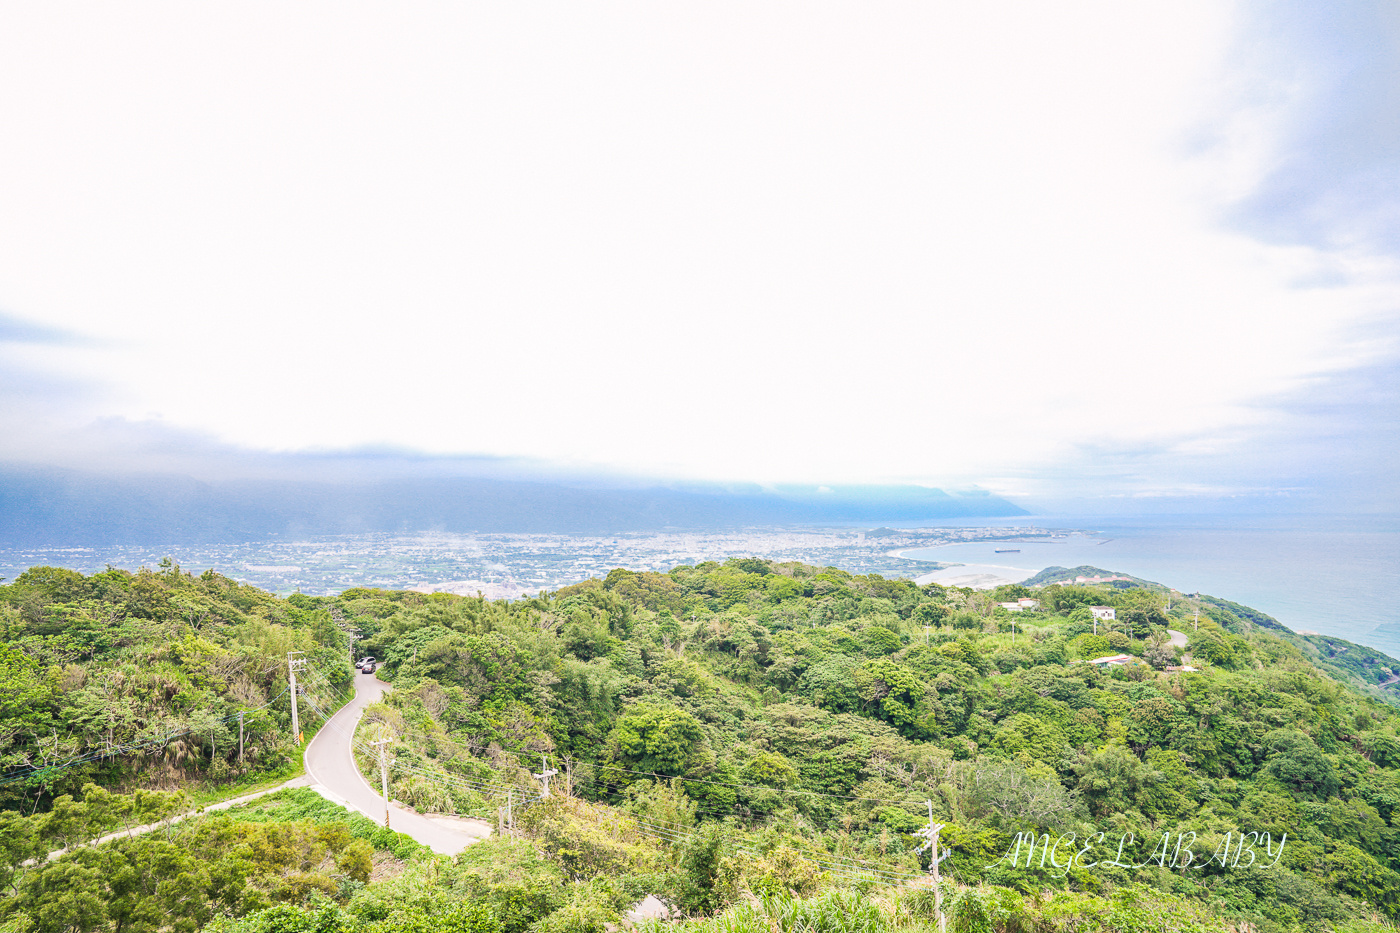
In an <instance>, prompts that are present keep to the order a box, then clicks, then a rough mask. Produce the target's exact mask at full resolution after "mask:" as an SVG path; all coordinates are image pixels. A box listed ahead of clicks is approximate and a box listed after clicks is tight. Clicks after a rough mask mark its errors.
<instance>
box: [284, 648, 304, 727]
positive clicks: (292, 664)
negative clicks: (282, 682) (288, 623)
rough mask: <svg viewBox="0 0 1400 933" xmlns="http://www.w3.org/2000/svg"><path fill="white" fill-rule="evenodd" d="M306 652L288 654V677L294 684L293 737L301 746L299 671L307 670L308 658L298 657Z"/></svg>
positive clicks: (289, 652) (290, 652)
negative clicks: (298, 693) (298, 709)
mask: <svg viewBox="0 0 1400 933" xmlns="http://www.w3.org/2000/svg"><path fill="white" fill-rule="evenodd" d="M305 653H306V652H305V651H288V652H287V676H288V677H289V678H290V679H291V684H292V735H293V736H295V737H296V740H297V744H298V745H300V744H301V718H300V716H299V715H298V711H297V671H301V670H305V669H306V658H302V657H297V655H302V654H305Z"/></svg>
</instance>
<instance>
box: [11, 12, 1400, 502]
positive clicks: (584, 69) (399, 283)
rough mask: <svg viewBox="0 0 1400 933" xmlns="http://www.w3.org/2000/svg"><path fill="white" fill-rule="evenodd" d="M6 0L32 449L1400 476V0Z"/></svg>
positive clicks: (1199, 478)
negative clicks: (1398, 7) (237, 0)
mask: <svg viewBox="0 0 1400 933" xmlns="http://www.w3.org/2000/svg"><path fill="white" fill-rule="evenodd" d="M0 16H3V21H4V22H5V24H6V27H5V28H4V29H2V30H0V169H3V170H0V436H3V437H5V438H6V440H5V442H4V446H3V450H0V459H4V460H6V461H8V462H13V463H26V464H40V465H46V464H47V465H53V466H65V467H75V466H76V467H89V468H91V467H94V466H97V467H102V468H108V469H128V468H129V469H152V470H162V469H164V470H178V471H187V472H190V473H191V474H202V475H214V474H217V473H220V472H223V473H230V472H232V473H236V472H237V471H239V470H241V469H245V468H247V466H246V465H247V464H249V463H252V462H256V461H257V460H258V457H259V456H260V455H263V454H268V453H275V454H279V455H280V454H286V453H289V452H291V453H295V452H312V453H314V454H315V455H316V456H317V457H318V458H320V460H322V461H324V460H327V459H329V460H334V459H335V458H336V457H338V456H343V457H344V458H346V462H348V463H358V462H360V460H361V459H363V457H364V455H365V451H398V452H404V453H407V454H411V455H414V456H419V455H422V456H430V457H437V458H442V459H443V461H444V462H460V463H462V464H482V463H487V464H492V466H491V469H492V470H495V471H496V472H498V473H499V472H500V471H501V470H502V469H508V468H509V467H510V465H512V464H520V465H525V466H521V467H520V469H522V470H534V471H536V472H540V471H543V472H550V471H553V472H556V473H561V474H562V473H569V472H574V473H584V474H587V473H594V474H626V475H630V476H647V477H659V478H672V479H684V480H712V481H748V482H759V483H777V482H806V483H915V484H926V485H930V486H940V487H946V488H965V487H973V486H975V487H979V488H982V489H987V490H991V491H993V492H995V493H997V494H1003V495H1008V496H1012V497H1023V498H1027V499H1030V500H1041V501H1052V500H1053V501H1074V500H1086V499H1113V500H1119V501H1132V500H1135V499H1146V498H1154V499H1163V498H1165V499H1169V500H1170V499H1173V498H1178V499H1191V498H1193V497H1194V498H1200V497H1206V498H1212V497H1213V498H1217V499H1231V498H1247V499H1251V500H1257V501H1260V502H1265V503H1269V502H1278V503H1283V504H1285V505H1287V506H1288V507H1292V506H1294V505H1297V504H1299V503H1304V504H1306V503H1313V504H1316V503H1318V502H1326V503H1328V504H1330V505H1335V504H1336V503H1338V502H1344V503H1345V504H1346V506H1347V507H1349V508H1354V509H1358V510H1368V511H1390V512H1394V511H1395V505H1396V503H1397V501H1400V482H1397V479H1398V478H1400V474H1398V473H1397V469H1396V467H1395V466H1394V463H1393V462H1392V461H1393V460H1394V458H1393V452H1394V451H1395V450H1396V449H1397V447H1400V437H1397V428H1396V426H1395V424H1394V422H1395V413H1396V411H1398V410H1400V392H1397V385H1400V379H1397V376H1400V347H1397V343H1396V340H1395V337H1396V314H1397V308H1400V301H1397V299H1400V269H1397V262H1396V260H1397V256H1400V175H1397V167H1398V166H1400V161H1398V160H1400V100H1397V98H1400V13H1397V12H1396V11H1395V9H1394V8H1393V7H1392V6H1387V5H1384V4H1381V3H1362V2H1340V3H1336V4H1329V5H1327V8H1326V9H1325V10H1321V9H1318V8H1317V6H1316V5H1315V4H1312V5H1310V4H1304V3H1301V2H1292V3H1289V2H1284V3H1270V4H1263V3H1258V4H1254V3H1235V4H1230V3H1221V2H1208V3H1207V2H1183V3H1177V4H1171V5H1159V6H1157V7H1153V6H1151V5H1145V4H1122V3H1110V2H1081V3H1068V4H1055V5H1041V6H1040V7H1037V6H1036V5H1025V4H1009V3H996V2H994V3H986V4H966V3H952V2H926V0H923V2H917V3H901V2H890V3H882V4H857V3H824V2H804V3H800V4H799V3H771V2H757V3H755V2H752V0H746V2H742V3H739V2H733V3H727V2H710V3H704V4H649V3H606V2H604V3H596V4H566V3H510V4H506V3H484V4H465V5H450V4H401V5H394V6H393V7H386V6H384V5H382V4H364V3H343V2H342V3H335V4H330V3H306V4H297V5H286V4H278V3H241V4H237V5H224V6H219V5H188V4H176V3H141V2H137V3H131V4H121V5H112V4H99V3H65V2H54V3H46V4H21V3H13V2H0ZM356 458H360V459H356ZM454 458H456V459H455V460H454ZM502 465H505V466H504V467H503V466H502Z"/></svg>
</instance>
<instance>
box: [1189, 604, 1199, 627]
mask: <svg viewBox="0 0 1400 933" xmlns="http://www.w3.org/2000/svg"><path fill="white" fill-rule="evenodd" d="M1200 630H1201V607H1200V606H1197V607H1196V618H1195V619H1194V620H1192V625H1191V631H1193V632H1199V631H1200Z"/></svg>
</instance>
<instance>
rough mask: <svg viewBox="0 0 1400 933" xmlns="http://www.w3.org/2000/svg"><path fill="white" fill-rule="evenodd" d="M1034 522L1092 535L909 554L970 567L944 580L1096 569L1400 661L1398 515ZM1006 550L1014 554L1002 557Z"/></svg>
mask: <svg viewBox="0 0 1400 933" xmlns="http://www.w3.org/2000/svg"><path fill="white" fill-rule="evenodd" d="M1031 523H1032V522H1030V521H1021V522H1018V524H1031ZM1034 524H1036V525H1037V526H1039V527H1041V528H1047V529H1055V528H1059V529H1080V530H1083V531H1088V532H1092V533H1090V534H1067V535H1062V536H1059V537H1052V538H1050V539H1048V540H1047V539H1027V540H1024V541H983V542H976V543H972V544H954V545H946V546H943V547H933V548H918V549H913V550H907V551H904V552H903V554H904V556H906V557H910V558H914V559H921V560H935V561H941V562H944V563H954V562H956V563H959V564H963V565H965V566H964V567H961V568H956V569H950V570H947V571H943V572H942V573H941V574H938V575H937V578H945V579H946V578H952V577H956V576H958V575H960V574H961V575H966V574H969V573H974V572H979V571H985V572H988V573H993V574H995V575H997V576H1001V577H1005V578H1007V579H1025V578H1027V577H1030V576H1032V575H1034V574H1036V573H1038V572H1039V571H1041V570H1043V569H1045V568H1046V567H1052V566H1059V567H1070V568H1072V567H1078V566H1082V565H1089V566H1093V567H1099V568H1102V569H1104V570H1110V571H1115V572H1119V573H1126V574H1131V575H1132V576H1135V577H1141V578H1143V579H1146V580H1153V581H1155V582H1158V583H1163V584H1165V585H1167V586H1170V587H1172V588H1174V589H1177V590H1180V591H1181V592H1183V593H1205V594H1208V595H1210V596H1216V597H1219V598H1221V599H1228V600H1231V601H1233V602H1237V603H1243V604H1244V605H1246V606H1250V607H1252V608H1254V609H1258V610H1260V611H1262V612H1266V613H1268V614H1269V615H1271V616H1273V617H1274V618H1276V619H1278V620H1279V621H1280V622H1282V623H1283V624H1284V625H1286V626H1288V627H1289V628H1291V629H1294V630H1295V631H1303V630H1305V631H1313V632H1318V633H1321V634H1324V635H1334V636H1337V637H1339V638H1345V639H1347V640H1348V641H1353V642H1356V643H1357V644H1362V645H1367V646H1368V647H1372V648H1375V649H1377V650H1378V651H1384V652H1386V653H1387V654H1390V655H1392V656H1396V657H1400V521H1396V520H1395V519H1393V518H1387V519H1376V518H1369V517H1367V518H1357V517H1354V516H1345V517H1326V518H1316V517H1308V518H1306V519H1298V518H1287V519H1283V518H1258V517H1251V518H1230V519H1221V518H1211V519H1195V520H1183V519H1165V518H1163V519H1146V520H1132V521H1124V520H1122V519H1113V520H1107V519H1103V518H1098V519H1082V520H1076V519H1073V518H1067V517H1063V516H1055V517H1040V518H1037V519H1035V520H1034ZM1008 548H1014V549H1019V553H1000V554H998V553H996V551H997V550H998V549H1002V550H1005V549H1008ZM920 579H926V578H922V577H921V578H920Z"/></svg>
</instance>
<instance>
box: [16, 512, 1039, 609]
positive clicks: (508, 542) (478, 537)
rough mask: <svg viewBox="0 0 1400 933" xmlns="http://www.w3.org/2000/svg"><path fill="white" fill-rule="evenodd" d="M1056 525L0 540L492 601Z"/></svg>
mask: <svg viewBox="0 0 1400 933" xmlns="http://www.w3.org/2000/svg"><path fill="white" fill-rule="evenodd" d="M1046 534H1049V532H1048V531H1047V530H1046V529H1041V528H1033V527H1024V528H1019V527H997V528H918V529H898V530H896V529H889V528H877V529H869V530H864V531H859V530H852V529H850V528H840V529H835V528H826V529H824V528H787V529H784V528H762V529H757V528H756V529H743V530H739V531H734V532H724V533H717V532H704V533H687V532H659V533H658V532H648V533H640V532H639V533H631V534H615V535H599V536H582V535H564V534H475V535H472V534H435V533H421V534H406V535H390V534H365V535H336V536H323V537H313V538H306V539H301V540H286V541H281V540H275V539H274V540H268V541H255V542H247V543H244V544H218V545H171V546H158V545H150V546H146V545H142V546H124V547H123V546H109V547H92V548H52V547H49V548H5V549H0V577H4V578H5V579H6V580H13V579H14V578H15V577H16V576H18V575H19V574H20V573H23V572H24V571H25V570H27V569H28V568H29V567H33V566H44V565H49V566H57V567H67V568H70V569H73V570H79V571H82V572H83V573H94V572H97V571H100V570H103V569H104V568H106V567H108V566H112V567H120V568H124V569H128V570H136V569H139V568H141V567H150V568H152V569H155V568H156V567H158V566H159V564H160V562H161V561H162V560H163V559H165V558H169V559H171V560H173V561H174V562H175V563H177V564H179V565H180V566H181V567H182V568H183V569H184V570H186V571H189V572H191V573H194V574H199V573H202V572H203V571H205V570H207V569H210V568H212V569H214V570H217V571H218V572H219V573H221V574H224V575H225V576H227V577H231V578H233V579H235V580H240V581H243V582H246V583H251V584H253V585H255V586H259V587H262V588H263V589H267V590H270V591H271V592H274V593H278V594H280V595H287V594H289V593H294V592H301V593H306V594H308V595H313V596H324V595H329V594H333V593H339V592H341V591H343V590H346V589H350V588H352V587H360V586H364V587H377V588H382V589H413V590H419V591H422V592H449V593H457V594H461V595H476V594H477V593H481V594H483V595H485V596H487V597H490V598H493V599H501V598H507V599H514V598H519V597H521V596H533V595H535V594H537V593H539V592H540V591H542V590H555V589H558V588H559V587H562V586H568V585H569V584H571V583H578V582H579V581H581V580H586V579H588V578H590V577H596V576H602V575H605V574H606V573H607V572H608V571H609V570H612V569H613V568H616V567H622V568H626V569H628V570H655V571H663V572H664V571H667V570H670V569H671V568H672V567H676V566H680V565H684V564H697V563H700V562H702V561H710V560H712V561H724V560H727V559H729V558H731V557H763V558H768V559H772V560H797V561H802V562H804V563H808V564H814V565H816V566H821V567H839V568H840V569H842V570H846V571H849V572H851V573H859V574H867V573H876V574H880V575H881V576H885V577H891V578H904V579H908V578H913V577H917V576H920V575H921V574H926V573H929V572H931V571H934V570H938V569H940V568H942V567H944V566H946V565H944V564H938V563H934V562H931V561H926V560H909V559H905V558H902V557H900V556H898V552H899V551H901V550H905V549H911V548H926V547H933V546H936V545H940V544H959V543H966V542H969V541H985V540H1003V539H1025V538H1027V537H1039V536H1042V535H1046Z"/></svg>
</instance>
